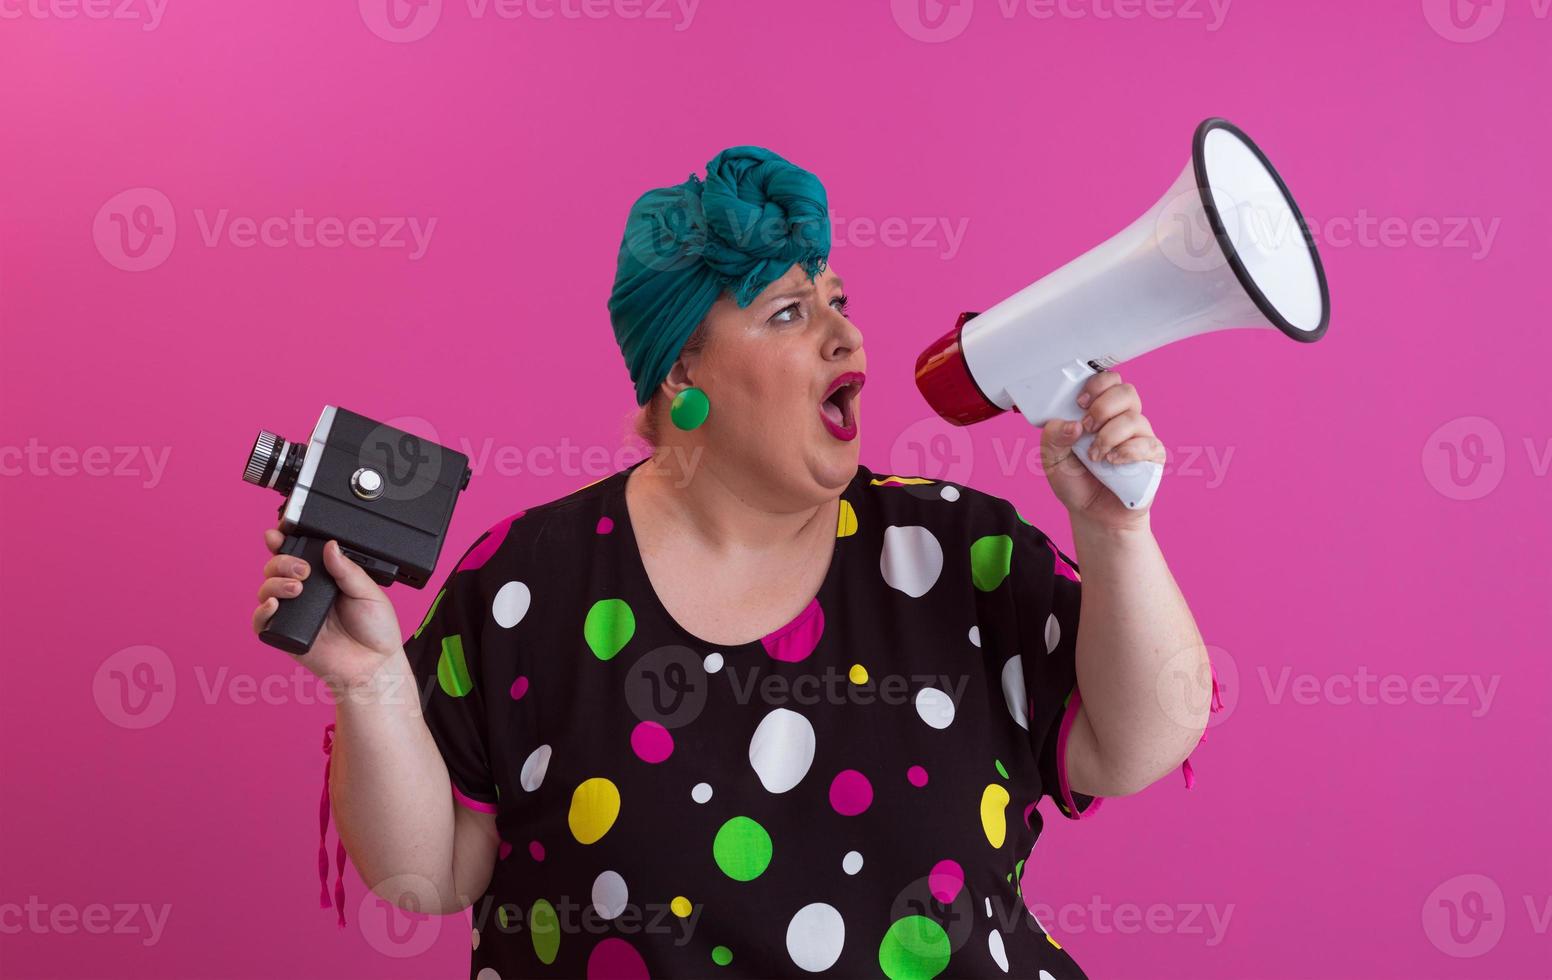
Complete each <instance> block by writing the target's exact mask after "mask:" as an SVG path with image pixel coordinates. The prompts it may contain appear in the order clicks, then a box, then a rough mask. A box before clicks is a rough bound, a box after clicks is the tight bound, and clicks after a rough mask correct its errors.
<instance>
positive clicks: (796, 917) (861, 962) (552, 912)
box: [253, 147, 1208, 978]
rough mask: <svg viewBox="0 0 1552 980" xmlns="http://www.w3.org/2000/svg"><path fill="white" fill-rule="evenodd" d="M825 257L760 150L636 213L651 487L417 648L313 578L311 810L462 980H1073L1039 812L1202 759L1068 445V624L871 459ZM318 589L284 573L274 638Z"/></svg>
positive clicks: (490, 550) (1196, 651) (1106, 517)
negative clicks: (319, 745)
mask: <svg viewBox="0 0 1552 980" xmlns="http://www.w3.org/2000/svg"><path fill="white" fill-rule="evenodd" d="M829 245H830V239H829V216H828V205H827V200H826V196H825V192H824V188H823V186H822V185H821V184H820V182H819V181H818V179H817V178H815V177H814V176H813V175H812V174H810V173H808V172H807V171H805V170H802V169H801V168H799V167H796V166H794V165H793V164H791V163H789V162H787V161H786V160H783V159H782V158H781V157H779V156H777V155H776V154H774V153H771V152H770V151H768V150H764V149H761V148H758V147H735V148H732V149H729V150H726V151H724V152H722V153H720V154H718V156H717V157H716V158H715V159H713V160H712V161H711V163H710V164H709V165H708V168H707V176H706V178H705V180H704V181H702V180H700V179H698V178H696V177H695V176H693V175H692V176H691V177H690V179H689V180H687V181H686V182H685V183H683V184H680V185H675V186H671V187H664V188H658V189H656V190H653V191H649V192H648V193H647V194H645V195H643V196H642V197H641V198H640V199H639V200H638V201H637V202H636V204H635V205H634V206H633V208H632V209H631V214H630V216H629V219H628V221H627V225H626V231H625V236H624V240H623V242H622V245H621V249H620V254H619V260H618V268H617V276H616V280H615V287H614V291H613V295H612V296H611V298H610V302H609V308H610V314H611V320H612V323H613V326H614V329H615V334H616V338H617V340H618V341H619V344H620V348H621V351H622V353H623V354H624V357H625V361H626V364H627V366H628V367H629V369H630V373H631V378H632V380H633V382H634V385H635V390H636V398H637V404H638V406H641V414H640V417H639V429H638V431H639V432H640V433H641V434H642V435H643V436H644V437H645V439H646V440H647V442H648V443H649V444H651V445H652V446H653V447H654V452H653V454H652V455H651V456H650V457H649V458H646V459H644V460H642V461H641V462H638V463H636V464H634V465H632V466H630V467H628V468H626V469H625V470H622V471H620V472H617V473H615V474H613V475H612V476H609V477H607V478H604V479H602V480H599V481H596V482H594V483H591V484H589V485H587V486H585V487H582V488H581V489H579V490H576V491H574V492H572V493H571V494H568V495H567V496H565V497H562V498H560V499H557V500H552V501H550V502H548V503H545V504H543V505H540V506H537V507H532V508H529V509H527V510H526V511H522V512H519V513H517V514H515V515H513V516H512V517H510V518H507V519H506V520H504V521H502V522H500V523H499V524H497V525H496V526H495V527H493V528H491V529H490V530H489V531H488V532H486V533H485V534H484V535H482V536H481V537H480V538H479V539H478V540H477V541H475V542H474V544H473V546H472V547H471V548H469V550H468V551H466V552H465V553H464V555H463V556H462V558H461V559H460V561H459V562H458V564H457V566H456V568H455V569H454V571H453V572H452V573H450V575H449V576H448V578H447V579H446V580H445V582H444V583H443V587H442V588H441V589H440V590H439V591H438V593H437V595H436V596H435V598H434V599H433V601H432V603H431V606H430V608H429V610H428V612H427V614H426V616H425V619H424V621H423V622H421V623H420V625H419V628H418V629H416V630H415V632H414V633H413V634H412V635H411V636H410V638H409V639H408V640H405V641H404V642H403V644H402V645H401V643H400V631H399V626H398V622H397V620H396V619H395V617H394V612H393V607H392V605H391V604H390V603H389V601H388V599H387V597H386V596H385V595H384V594H383V593H382V591H381V590H380V589H378V588H377V586H376V585H375V584H373V582H372V581H371V579H370V578H368V577H367V575H366V574H365V573H364V572H363V571H362V570H361V569H360V568H359V567H357V566H356V565H355V564H354V563H352V562H351V561H350V560H349V559H346V558H344V557H343V556H342V555H341V554H340V552H339V551H338V546H337V545H336V544H333V543H331V544H330V546H329V547H328V548H327V549H326V551H325V565H326V568H327V571H328V572H329V573H330V574H331V575H332V576H334V577H335V578H336V579H337V580H338V581H339V583H340V586H341V591H342V595H341V598H340V599H339V601H338V602H337V604H336V606H335V608H334V610H333V611H332V612H331V613H330V615H329V619H328V623H327V625H326V626H325V627H324V630H323V632H322V633H321V635H320V636H319V639H318V641H317V643H316V644H315V646H314V647H313V650H312V652H311V653H310V654H309V655H308V656H307V658H306V659H305V661H304V663H306V664H307V666H308V667H310V668H311V669H313V670H314V671H315V672H317V673H318V674H319V675H320V676H321V677H323V678H324V679H326V680H327V681H328V683H329V684H330V685H331V687H332V688H333V689H334V690H335V691H336V692H337V694H338V695H339V697H340V701H339V707H338V713H337V735H336V738H335V740H334V742H333V749H332V758H331V763H330V764H331V766H332V781H331V782H329V786H328V789H326V796H325V801H324V804H325V807H327V804H328V801H329V800H328V797H329V796H330V795H332V799H333V802H334V805H335V808H336V810H337V812H338V814H339V825H340V835H341V839H342V842H347V843H348V844H349V848H350V852H351V854H352V855H353V857H354V859H355V863H356V866H357V868H358V869H359V871H360V872H361V875H362V877H363V879H364V880H365V881H366V882H367V883H368V884H369V885H370V886H371V887H372V888H373V890H374V891H376V892H377V893H378V894H380V895H384V896H386V897H390V898H391V899H392V900H394V901H395V902H396V903H398V904H399V905H401V906H402V907H405V908H413V909H419V910H422V911H428V910H434V911H438V912H442V913H452V912H455V911H458V910H462V909H464V908H468V907H470V906H471V905H472V906H473V918H474V925H475V930H474V933H473V937H472V938H473V943H474V952H473V956H472V962H471V968H470V973H471V976H477V977H480V978H493V977H507V978H510V977H517V976H567V977H575V976H589V977H606V976H607V977H615V976H648V975H651V976H711V975H718V976H721V975H727V976H758V977H771V976H778V975H781V976H789V975H805V974H807V973H828V974H829V975H832V976H845V977H854V976H880V975H883V976H888V977H891V978H904V977H909V978H927V977H933V976H938V975H968V976H987V975H1002V974H1011V975H1016V976H1028V977H1035V976H1039V977H1080V976H1082V975H1083V974H1082V972H1081V971H1080V970H1079V968H1078V966H1077V965H1076V963H1074V961H1073V960H1072V958H1071V957H1070V956H1069V955H1068V954H1067V952H1066V951H1065V950H1063V949H1062V947H1061V944H1060V942H1059V941H1058V939H1057V938H1056V937H1054V936H1052V935H1051V934H1050V933H1049V932H1048V931H1047V930H1046V928H1045V925H1044V924H1042V923H1040V922H1039V921H1038V920H1037V919H1036V918H1035V917H1034V916H1033V915H1031V914H1030V913H1029V912H1028V911H1027V909H1026V907H1025V905H1024V902H1023V898H1022V895H1021V887H1022V880H1021V879H1022V877H1023V874H1022V872H1023V866H1024V860H1025V858H1026V857H1027V856H1028V854H1029V853H1030V848H1031V847H1032V846H1033V844H1034V842H1035V839H1036V837H1037V836H1038V834H1039V832H1040V829H1041V827H1042V817H1041V814H1040V811H1039V810H1038V809H1036V803H1037V801H1038V800H1039V798H1040V797H1041V796H1042V795H1044V796H1049V797H1051V799H1052V801H1053V803H1054V804H1055V805H1056V807H1057V809H1058V811H1059V812H1061V813H1062V814H1063V815H1064V816H1066V817H1069V818H1072V819H1079V818H1081V817H1085V816H1088V815H1089V814H1091V813H1092V812H1094V810H1096V809H1097V808H1098V807H1099V805H1100V798H1101V797H1104V796H1119V795H1126V794H1129V793H1135V792H1137V791H1138V790H1140V789H1142V788H1143V787H1144V786H1146V785H1148V784H1150V783H1152V782H1153V781H1154V780H1156V779H1158V778H1159V777H1161V776H1163V775H1164V774H1165V773H1167V772H1168V771H1169V770H1170V769H1171V768H1173V767H1174V766H1177V765H1180V764H1181V763H1182V760H1183V759H1185V757H1186V756H1187V755H1188V753H1189V752H1190V750H1191V748H1192V747H1193V746H1194V745H1195V744H1196V743H1197V742H1198V741H1199V740H1200V738H1201V736H1202V734H1203V730H1204V727H1205V724H1206V715H1207V704H1206V702H1207V697H1206V696H1205V695H1206V693H1207V691H1206V688H1207V684H1206V683H1205V679H1206V678H1207V676H1208V665H1207V660H1206V656H1205V651H1204V649H1203V646H1202V642H1201V637H1200V636H1199V634H1198V632H1197V630H1196V626H1195V624H1194V623H1193V621H1192V618H1191V614H1190V612H1189V610H1188V609H1187V608H1186V605H1185V603H1184V602H1183V601H1182V599H1181V596H1180V593H1179V591H1178V590H1177V588H1176V587H1175V583H1174V581H1173V579H1172V578H1171V576H1170V573H1169V570H1168V568H1167V567H1166V565H1165V562H1164V559H1163V557H1162V555H1161V554H1160V552H1159V548H1158V544H1157V543H1156V542H1155V540H1154V539H1153V537H1152V535H1151V532H1150V530H1149V515H1148V514H1147V512H1146V511H1143V512H1134V511H1129V510H1127V509H1126V508H1125V507H1123V506H1122V505H1121V504H1120V502H1119V501H1118V500H1117V499H1116V498H1115V496H1114V495H1112V494H1111V493H1110V492H1109V491H1108V490H1107V489H1105V488H1104V487H1103V486H1102V485H1101V484H1100V483H1099V482H1098V481H1097V480H1095V479H1094V478H1093V476H1092V475H1090V474H1089V472H1088V470H1087V469H1086V468H1085V467H1083V466H1082V465H1080V464H1079V463H1078V462H1077V461H1076V460H1073V459H1070V458H1069V457H1070V455H1071V451H1072V447H1073V444H1074V443H1075V441H1076V440H1077V438H1078V437H1079V435H1081V431H1082V430H1081V429H1079V428H1078V426H1077V424H1076V423H1074V424H1072V425H1070V426H1068V425H1050V426H1047V427H1046V428H1045V430H1044V432H1043V433H1042V437H1041V453H1042V459H1043V462H1044V464H1045V471H1046V474H1047V477H1048V479H1049V482H1050V485H1051V488H1052V490H1053V491H1054V492H1055V493H1056V495H1057V497H1058V499H1060V500H1061V502H1062V503H1063V505H1065V507H1066V508H1067V510H1068V512H1069V515H1070V518H1071V522H1072V530H1073V540H1074V542H1075V550H1076V553H1077V555H1078V557H1079V558H1081V560H1082V567H1083V570H1084V573H1085V576H1086V577H1085V578H1084V579H1083V580H1082V581H1083V582H1084V583H1085V584H1084V586H1082V587H1081V592H1082V593H1083V595H1082V603H1081V605H1082V614H1081V616H1080V601H1079V599H1080V585H1079V581H1080V580H1079V575H1078V565H1077V563H1075V562H1074V561H1072V560H1071V559H1069V558H1068V557H1067V556H1066V555H1064V554H1063V553H1062V552H1060V551H1059V550H1058V549H1057V548H1056V546H1055V545H1054V544H1053V543H1052V542H1051V541H1050V540H1049V539H1048V538H1046V536H1045V535H1044V534H1043V533H1041V532H1040V531H1039V530H1038V529H1036V528H1034V527H1032V526H1031V525H1029V524H1028V523H1027V522H1025V521H1024V520H1023V518H1022V517H1021V516H1020V515H1019V514H1018V513H1017V512H1016V511H1015V510H1014V508H1013V506H1012V505H1011V504H1010V503H1008V502H1007V501H1005V500H1002V499H999V498H997V497H994V496H991V495H989V494H986V493H982V492H980V491H977V490H975V489H973V488H970V487H967V486H963V485H957V484H953V483H949V482H944V481H938V480H932V479H926V478H922V477H919V476H900V475H894V474H876V473H874V472H873V471H872V470H870V469H868V468H867V467H866V466H863V465H861V464H860V463H859V459H858V448H859V439H858V431H859V428H860V406H861V398H860V391H861V389H862V387H863V385H864V383H865V381H866V367H867V358H866V355H865V354H864V351H863V341H862V334H861V332H860V331H859V330H858V329H857V327H856V326H855V325H854V324H853V323H852V322H851V320H850V319H849V317H848V315H847V299H846V297H845V295H844V291H843V288H842V284H841V280H840V278H839V277H838V276H837V275H836V273H835V270H834V269H833V268H830V267H829V266H828V264H827V259H828V252H829ZM1080 404H1083V405H1084V407H1085V408H1086V409H1087V411H1088V418H1087V419H1086V420H1085V423H1084V428H1089V429H1093V430H1094V431H1096V433H1097V436H1096V439H1095V443H1094V445H1095V447H1096V450H1097V451H1099V452H1106V453H1113V454H1114V456H1113V458H1115V459H1117V460H1122V461H1125V460H1138V459H1144V458H1147V459H1154V460H1159V461H1162V460H1163V449H1162V446H1161V444H1160V442H1159V440H1158V439H1157V438H1155V437H1154V435H1153V432H1152V428H1151V426H1150V425H1149V423H1148V421H1147V419H1146V418H1145V417H1144V416H1143V415H1142V413H1141V406H1140V403H1139V401H1138V397H1137V393H1136V391H1135V389H1133V388H1132V387H1131V386H1130V385H1127V384H1124V383H1122V381H1121V379H1120V377H1119V376H1118V375H1117V374H1116V373H1115V372H1106V373H1104V374H1101V375H1098V376H1096V377H1094V378H1093V379H1091V380H1090V382H1089V384H1088V385H1087V387H1086V388H1085V389H1084V392H1083V396H1082V397H1081V398H1080ZM266 541H267V543H268V545H269V546H270V548H271V550H272V551H273V550H275V548H276V547H277V546H278V545H279V543H280V534H279V532H278V531H275V530H270V531H267V532H266ZM306 572H307V569H305V567H302V563H300V562H299V561H297V560H296V559H294V558H289V557H285V556H276V557H275V558H273V559H272V560H271V561H270V562H269V564H268V565H266V567H265V575H266V576H267V578H266V581H265V583H264V585H263V587H262V588H261V589H260V592H259V597H260V605H259V608H258V609H257V610H256V611H255V614H254V623H253V625H254V628H255V630H259V629H262V628H263V625H264V623H265V622H266V621H267V619H268V617H269V616H270V615H271V614H272V613H273V610H274V608H275V601H276V599H278V598H279V597H281V596H287V595H293V594H295V593H296V592H297V587H298V583H297V579H298V578H301V577H305V574H306ZM1166 671H1168V672H1173V673H1179V674H1180V675H1181V677H1183V678H1186V679H1187V682H1185V683H1159V679H1160V678H1161V677H1163V676H1166V673H1165V672H1166ZM1197 678H1200V679H1201V682H1200V683H1198V682H1196V681H1195V679H1197ZM1080 688H1081V697H1080ZM414 695H418V698H417V697H416V696H414ZM422 704H423V705H424V709H423V710H422V707H421V706H422ZM330 727H331V729H333V728H334V726H330ZM325 750H326V751H328V750H329V741H328V738H327V736H326V741H325ZM325 779H326V781H329V780H330V776H329V775H327V774H326V776H325ZM449 782H450V783H451V792H449V790H448V785H449ZM330 791H332V792H330ZM326 819H327V811H326V810H325V820H326ZM320 847H321V844H320ZM340 860H341V862H342V861H343V854H341V855H340ZM320 865H321V871H326V868H327V866H326V864H324V856H323V855H322V853H320ZM335 897H336V899H337V900H340V899H342V895H341V892H340V891H339V886H338V885H336V892H335ZM1050 897H1052V896H1047V898H1050ZM325 902H327V893H325ZM341 915H342V916H343V911H342V912H341ZM341 921H343V919H342V920H341Z"/></svg>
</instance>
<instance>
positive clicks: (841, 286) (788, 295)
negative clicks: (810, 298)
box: [770, 276, 846, 303]
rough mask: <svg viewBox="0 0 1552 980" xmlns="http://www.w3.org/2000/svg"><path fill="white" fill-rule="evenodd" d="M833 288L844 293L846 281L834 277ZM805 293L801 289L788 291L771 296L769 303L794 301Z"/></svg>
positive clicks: (804, 290)
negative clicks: (785, 300)
mask: <svg viewBox="0 0 1552 980" xmlns="http://www.w3.org/2000/svg"><path fill="white" fill-rule="evenodd" d="M835 288H836V289H838V290H840V291H841V292H843V293H844V292H846V280H845V279H842V278H841V277H840V276H836V277H835ZM806 292H807V290H806V289H801V288H800V289H792V290H788V291H787V292H785V293H778V294H776V295H775V296H772V297H771V299H770V301H771V302H772V303H775V302H779V301H781V300H784V299H796V298H797V297H799V296H802V295H803V294H804V293H806Z"/></svg>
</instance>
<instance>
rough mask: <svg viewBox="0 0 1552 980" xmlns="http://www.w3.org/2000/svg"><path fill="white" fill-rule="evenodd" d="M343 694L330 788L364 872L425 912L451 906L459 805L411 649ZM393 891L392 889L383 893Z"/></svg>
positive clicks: (373, 884)
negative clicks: (425, 713)
mask: <svg viewBox="0 0 1552 980" xmlns="http://www.w3.org/2000/svg"><path fill="white" fill-rule="evenodd" d="M335 695H336V698H337V707H336V709H335V711H336V722H335V736H334V748H333V762H332V768H331V770H330V778H329V793H330V798H331V801H332V803H333V806H334V811H335V814H336V820H337V822H338V825H339V834H340V839H341V840H342V841H344V842H345V847H346V850H347V851H348V852H349V854H350V857H351V860H352V861H353V862H354V864H355V866H356V870H357V871H358V872H359V873H360V875H361V878H362V880H363V881H365V882H366V884H367V886H368V887H369V888H372V889H373V890H374V891H375V890H376V889H377V888H378V886H379V885H380V884H381V885H385V886H386V888H387V889H388V893H387V894H384V895H383V897H385V898H387V899H389V900H391V901H393V902H394V903H395V904H398V905H400V906H401V907H405V908H410V909H416V910H418V911H421V912H443V913H445V912H451V911H456V910H457V909H459V908H462V907H464V904H466V903H462V904H461V903H459V902H458V901H457V895H456V886H455V883H454V875H453V849H454V814H453V807H454V803H453V799H452V795H451V793H450V792H449V789H448V786H449V782H448V774H447V765H446V763H445V762H444V761H443V760H442V756H441V753H440V752H439V751H438V750H437V746H436V743H435V741H434V740H433V739H432V737H431V732H430V731H429V730H428V729H427V728H426V723H425V721H424V720H423V719H422V718H421V710H420V698H419V695H418V691H417V687H416V684H415V679H414V676H413V673H412V672H411V670H410V666H409V661H408V660H407V659H406V658H405V655H404V652H403V651H402V650H400V652H399V653H397V654H396V655H394V656H393V657H390V658H388V659H387V660H385V661H384V662H383V666H382V667H381V669H379V670H378V671H377V672H376V673H375V674H374V675H373V677H372V679H371V680H370V682H366V683H363V684H361V685H360V686H358V687H356V688H355V689H353V690H350V691H337V692H335ZM379 894H383V893H381V892H380V893H379Z"/></svg>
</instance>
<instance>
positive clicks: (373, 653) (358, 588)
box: [253, 528, 403, 691]
mask: <svg viewBox="0 0 1552 980" xmlns="http://www.w3.org/2000/svg"><path fill="white" fill-rule="evenodd" d="M285 540H286V539H285V535H284V534H282V533H281V532H280V531H279V530H278V529H276V528H268V529H266V530H265V532H264V545H265V547H267V548H268V549H269V550H270V553H271V555H273V557H271V558H270V560H269V561H267V562H265V563H264V584H263V585H261V586H259V605H258V608H257V609H255V610H254V611H253V632H254V633H255V634H258V633H261V632H263V630H264V627H265V626H267V625H268V624H269V620H270V617H271V616H273V615H275V610H276V609H278V608H280V602H279V600H281V599H291V598H294V597H296V596H297V595H299V594H300V593H301V586H302V582H304V581H305V580H306V579H307V577H308V576H310V575H316V574H317V573H318V569H315V568H311V567H309V565H308V563H307V562H306V561H304V560H303V559H301V558H299V557H297V556H295V555H282V554H279V553H278V552H279V551H280V546H281V545H282V544H283V543H284V542H285ZM323 563H324V566H325V570H326V571H327V572H328V573H329V574H330V575H332V576H334V581H335V582H336V583H337V584H338V585H339V596H338V597H337V598H336V599H335V600H334V604H333V605H332V606H330V607H329V614H328V616H327V617H326V618H325V619H324V621H323V628H322V629H320V630H319V631H318V638H317V639H315V640H314V641H313V645H312V649H310V650H309V651H308V652H307V653H305V654H301V655H294V656H296V658H297V659H298V660H299V661H300V662H301V663H302V665H303V666H305V667H306V668H307V669H308V670H310V671H312V672H313V673H314V674H316V675H318V676H319V677H320V678H322V679H323V680H324V681H325V682H327V683H328V684H329V685H330V687H332V688H334V689H335V690H336V691H346V690H350V689H352V688H353V687H355V686H357V685H361V684H364V683H366V682H367V681H369V680H370V679H371V677H372V675H373V674H375V673H376V672H377V670H378V668H380V667H381V666H382V664H383V661H385V660H387V659H388V658H389V657H391V656H393V655H394V654H396V653H398V652H399V650H400V649H401V647H402V644H403V634H402V633H401V632H400V630H399V615H398V613H396V612H395V611H394V608H393V603H392V602H390V601H389V599H388V596H387V594H386V593H385V592H383V590H382V588H381V587H380V586H378V584H377V583H376V582H374V581H372V577H371V576H370V575H368V574H367V573H366V571H365V570H364V569H363V568H362V567H361V566H360V565H357V564H356V563H355V562H353V561H351V560H350V559H349V558H347V557H345V555H344V554H342V553H341V552H340V550H339V542H337V541H332V540H331V541H329V543H328V544H326V545H325V546H324V549H323Z"/></svg>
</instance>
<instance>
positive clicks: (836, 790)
mask: <svg viewBox="0 0 1552 980" xmlns="http://www.w3.org/2000/svg"><path fill="white" fill-rule="evenodd" d="M872 803H873V784H872V783H870V782H868V777H866V776H864V775H863V774H862V773H860V772H858V771H857V770H855V769H843V770H841V771H840V772H838V773H836V774H835V779H834V780H833V781H832V782H831V783H830V805H831V806H833V807H835V812H836V813H839V814H840V815H841V816H843V817H855V816H856V815H857V814H859V813H861V812H862V811H864V810H866V809H867V808H868V807H869V806H871V805H872Z"/></svg>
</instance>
